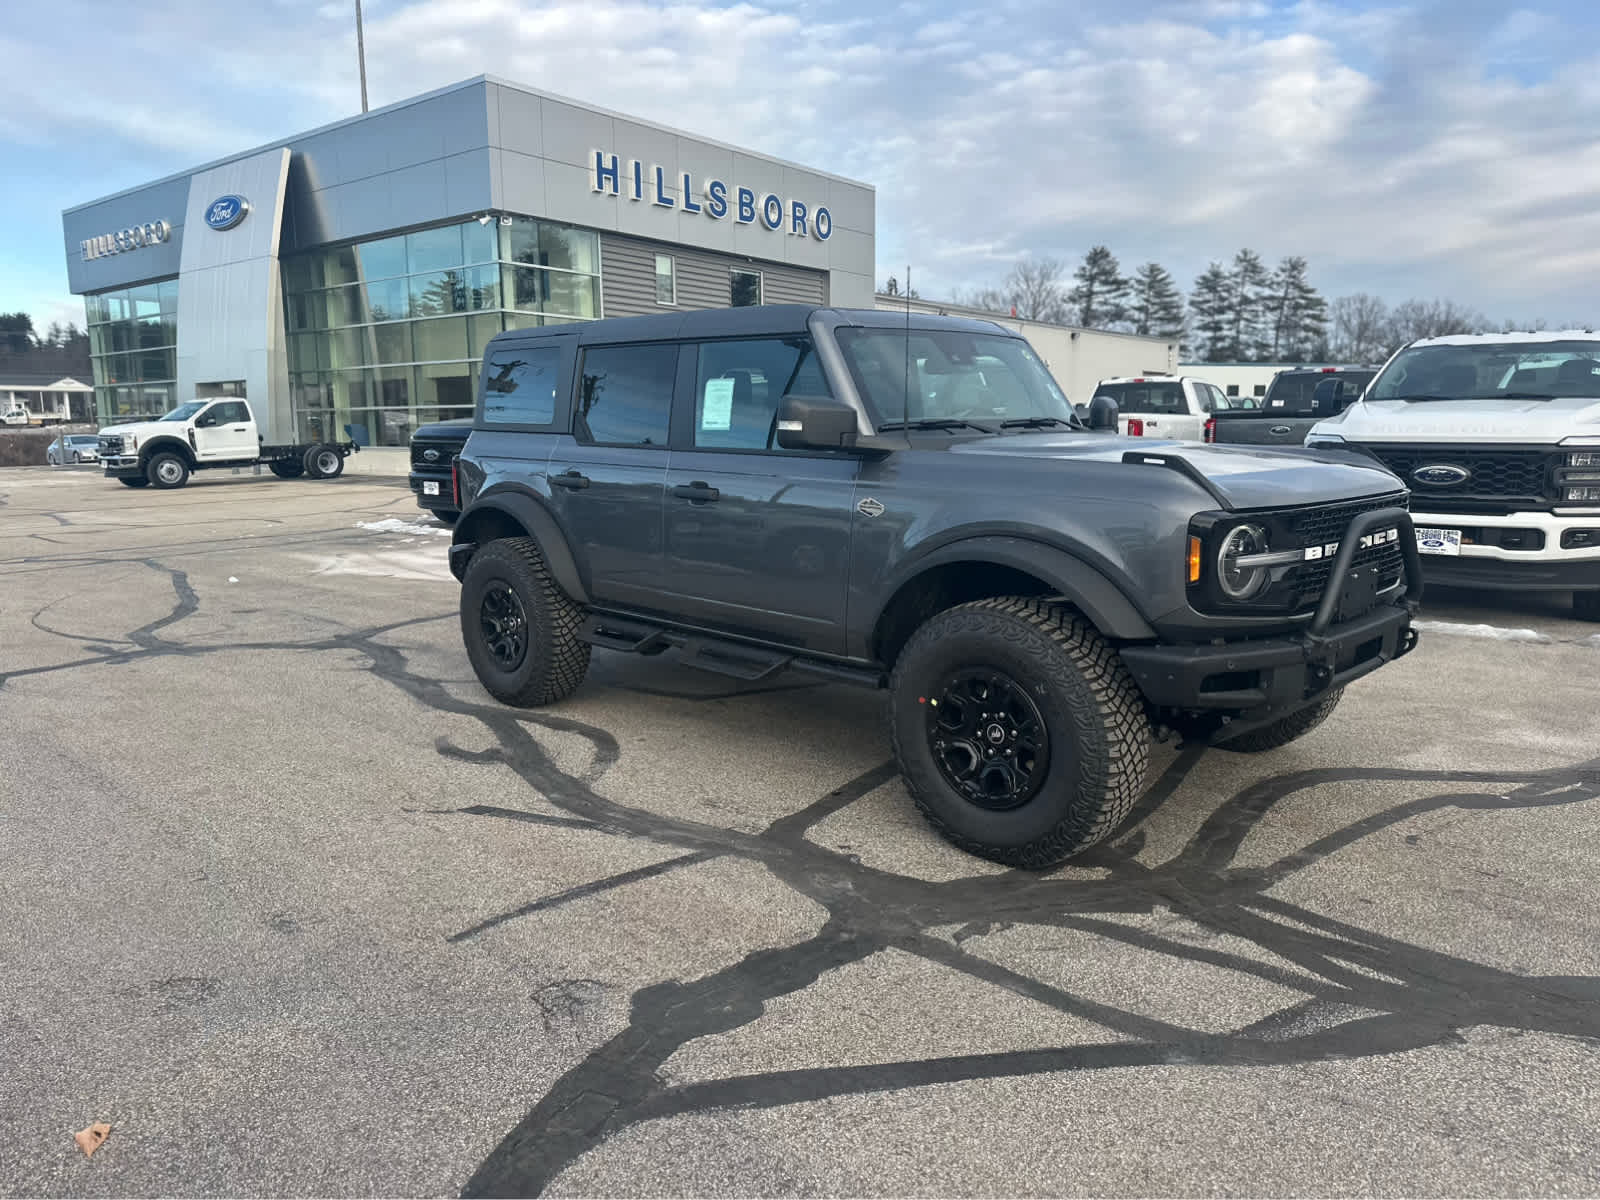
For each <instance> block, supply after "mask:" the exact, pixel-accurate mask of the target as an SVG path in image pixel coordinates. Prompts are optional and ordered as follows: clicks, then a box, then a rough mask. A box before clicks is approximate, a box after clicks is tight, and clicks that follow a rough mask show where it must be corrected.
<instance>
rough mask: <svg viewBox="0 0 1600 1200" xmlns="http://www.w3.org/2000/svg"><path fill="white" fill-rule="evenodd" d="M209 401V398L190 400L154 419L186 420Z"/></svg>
mask: <svg viewBox="0 0 1600 1200" xmlns="http://www.w3.org/2000/svg"><path fill="white" fill-rule="evenodd" d="M209 403H210V401H209V400H191V401H189V403H187V404H180V405H178V407H177V408H175V409H173V410H172V411H171V412H169V413H168V414H167V415H166V416H164V417H157V418H156V419H157V420H158V421H187V420H188V419H189V418H190V417H192V416H194V415H195V413H197V412H199V411H200V410H201V409H202V408H204V407H205V406H206V405H207V404H209Z"/></svg>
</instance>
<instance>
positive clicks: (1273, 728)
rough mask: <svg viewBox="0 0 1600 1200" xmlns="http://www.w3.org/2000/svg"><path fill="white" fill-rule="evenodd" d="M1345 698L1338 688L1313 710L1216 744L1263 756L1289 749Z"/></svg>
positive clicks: (1341, 689)
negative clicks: (1281, 748)
mask: <svg viewBox="0 0 1600 1200" xmlns="http://www.w3.org/2000/svg"><path fill="white" fill-rule="evenodd" d="M1343 695H1344V689H1343V688H1337V689H1335V690H1334V691H1331V692H1329V693H1328V694H1327V695H1326V696H1324V697H1323V698H1322V699H1321V700H1318V701H1317V702H1316V703H1315V704H1313V705H1312V706H1311V707H1310V708H1302V709H1301V710H1300V711H1299V712H1292V713H1290V714H1289V715H1288V716H1287V717H1279V718H1278V719H1277V720H1276V721H1274V722H1273V723H1272V724H1271V725H1263V726H1262V727H1261V728H1260V729H1252V730H1251V731H1250V732H1249V733H1241V734H1240V735H1239V736H1238V737H1236V738H1229V739H1228V740H1227V741H1225V742H1218V743H1217V745H1218V746H1219V747H1220V748H1221V749H1223V750H1235V751H1237V752H1239V753H1240V754H1260V753H1261V752H1262V751H1263V750H1276V749H1278V748H1279V747H1280V746H1287V745H1288V744H1289V743H1290V742H1292V741H1294V740H1295V739H1297V738H1302V737H1304V736H1305V735H1306V734H1308V733H1310V732H1311V731H1312V730H1313V729H1315V728H1316V727H1317V726H1318V725H1321V724H1322V723H1323V722H1324V721H1326V720H1327V719H1328V716H1329V714H1331V713H1332V712H1333V710H1334V709H1336V708H1338V707H1339V698H1340V697H1341V696H1343Z"/></svg>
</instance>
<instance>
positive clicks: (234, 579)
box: [228, 575, 239, 583]
mask: <svg viewBox="0 0 1600 1200" xmlns="http://www.w3.org/2000/svg"><path fill="white" fill-rule="evenodd" d="M228 582H229V583H238V582H239V577H238V576H237V575H229V576H228Z"/></svg>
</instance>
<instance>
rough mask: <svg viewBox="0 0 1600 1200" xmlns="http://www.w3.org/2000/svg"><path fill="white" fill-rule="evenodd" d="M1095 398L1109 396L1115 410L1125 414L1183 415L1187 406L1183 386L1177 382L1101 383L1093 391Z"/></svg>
mask: <svg viewBox="0 0 1600 1200" xmlns="http://www.w3.org/2000/svg"><path fill="white" fill-rule="evenodd" d="M1095 395H1097V396H1110V397H1111V398H1112V399H1113V400H1115V401H1116V402H1117V408H1118V410H1120V411H1121V412H1125V413H1185V412H1188V411H1189V406H1188V405H1187V404H1185V403H1184V401H1183V384H1181V383H1179V382H1178V381H1177V380H1168V381H1165V382H1160V383H1158V382H1155V381H1152V380H1146V381H1145V382H1143V383H1102V384H1101V385H1100V386H1099V387H1097V388H1096V389H1095Z"/></svg>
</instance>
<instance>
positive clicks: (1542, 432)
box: [1306, 331, 1600, 621]
mask: <svg viewBox="0 0 1600 1200" xmlns="http://www.w3.org/2000/svg"><path fill="white" fill-rule="evenodd" d="M1306 445H1307V446H1309V447H1312V448H1314V449H1321V450H1345V451H1353V452H1355V453H1358V454H1361V455H1363V456H1365V457H1367V458H1371V459H1376V460H1377V461H1378V462H1380V463H1382V464H1383V465H1384V466H1386V467H1388V468H1389V470H1391V471H1393V472H1394V473H1395V474H1396V475H1397V476H1399V477H1400V479H1401V481H1402V482H1404V483H1405V485H1406V486H1407V487H1409V488H1410V489H1411V519H1412V522H1413V523H1414V524H1415V525H1416V530H1417V549H1418V550H1419V551H1421V562H1422V572H1423V576H1424V577H1425V579H1426V580H1427V581H1428V582H1429V583H1439V584H1444V585H1447V586H1451V585H1453V586H1460V587H1479V588H1492V589H1503V590H1506V591H1546V592H1571V593H1572V605H1573V612H1574V614H1575V615H1576V616H1577V617H1579V618H1581V619H1585V620H1590V621H1600V334H1595V333H1591V332H1588V331H1581V332H1576V331H1575V332H1568V333H1504V334H1481V335H1471V336H1468V335H1461V336H1454V337H1440V338H1429V339H1426V340H1424V341H1417V342H1412V343H1411V344H1410V345H1408V346H1405V347H1403V348H1402V349H1400V350H1399V351H1397V352H1396V353H1395V354H1394V356H1393V357H1392V358H1390V359H1389V361H1388V362H1387V363H1386V364H1385V365H1384V367H1383V370H1382V371H1380V372H1379V373H1378V376H1377V378H1375V379H1374V380H1373V381H1372V382H1371V383H1370V384H1368V385H1367V389H1366V391H1365V392H1364V393H1363V395H1362V397H1361V399H1359V400H1357V401H1356V402H1355V403H1354V404H1352V405H1350V407H1349V408H1347V409H1345V410H1344V412H1343V413H1341V414H1340V415H1339V416H1337V417H1333V418H1331V419H1329V420H1326V421H1321V422H1319V423H1318V424H1316V425H1314V426H1312V428H1311V432H1310V433H1308V434H1307V435H1306Z"/></svg>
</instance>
